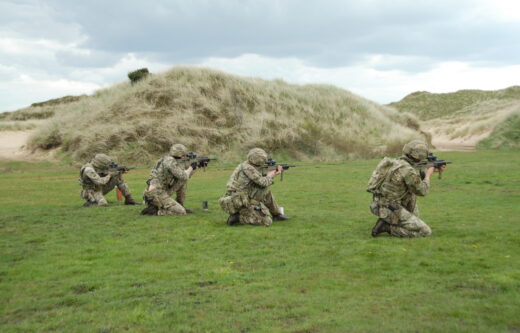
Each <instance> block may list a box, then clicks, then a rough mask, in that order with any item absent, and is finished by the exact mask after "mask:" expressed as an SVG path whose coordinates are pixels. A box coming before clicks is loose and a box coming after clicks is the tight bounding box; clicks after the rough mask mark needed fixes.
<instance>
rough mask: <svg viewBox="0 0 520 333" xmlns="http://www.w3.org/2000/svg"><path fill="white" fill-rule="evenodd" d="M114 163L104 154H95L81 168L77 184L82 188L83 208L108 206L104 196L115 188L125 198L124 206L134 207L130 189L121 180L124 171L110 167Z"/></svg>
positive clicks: (134, 203)
mask: <svg viewBox="0 0 520 333" xmlns="http://www.w3.org/2000/svg"><path fill="white" fill-rule="evenodd" d="M113 165H115V163H114V162H113V161H112V159H111V158H110V157H109V156H107V155H105V154H96V156H94V158H93V159H92V160H91V161H90V162H89V163H87V164H85V165H83V166H82V167H81V171H80V177H79V183H80V185H81V186H82V187H83V190H82V191H81V197H82V198H83V199H85V201H86V202H85V204H84V206H85V207H90V206H106V205H108V203H107V200H106V199H105V197H104V195H105V194H107V193H108V192H110V191H112V190H113V189H114V187H116V186H117V188H118V189H119V190H120V191H121V192H122V193H123V195H124V196H125V205H136V204H137V203H136V202H135V201H134V199H132V196H131V194H130V189H129V188H128V185H126V183H125V180H124V179H123V173H124V171H118V170H117V169H115V168H113V167H112V166H113Z"/></svg>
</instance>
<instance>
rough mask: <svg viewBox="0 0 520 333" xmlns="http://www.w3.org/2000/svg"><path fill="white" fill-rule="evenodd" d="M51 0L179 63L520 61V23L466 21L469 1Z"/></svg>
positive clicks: (101, 39)
mask: <svg viewBox="0 0 520 333" xmlns="http://www.w3.org/2000/svg"><path fill="white" fill-rule="evenodd" d="M51 3H53V8H54V9H55V10H58V9H57V8H61V11H63V12H66V13H68V15H69V16H72V17H73V20H74V21H76V22H78V23H79V24H80V25H81V27H82V32H83V33H84V34H86V35H88V36H89V40H88V41H87V42H86V44H85V45H84V46H85V47H88V48H94V49H98V50H104V51H106V52H117V53H125V52H139V53H155V54H158V53H164V54H167V56H168V60H169V61H172V62H187V63H189V62H193V61H194V59H200V58H204V57H209V56H220V57H234V56H239V55H240V54H243V53H258V54H262V55H265V56H273V57H280V56H283V57H298V58H301V59H305V60H307V61H309V62H311V63H312V64H314V65H317V66H324V67H331V66H345V65H349V64H352V63H353V62H355V61H356V60H358V59H360V58H361V57H363V56H364V55H366V54H371V53H372V54H374V53H376V54H392V55H405V54H406V55H414V56H426V55H427V56H429V57H431V58H432V60H447V59H455V60H472V59H474V58H477V57H492V56H496V55H501V59H502V61H505V62H508V63H515V62H516V61H517V60H516V59H517V58H518V51H519V49H518V47H517V46H516V44H517V43H516V38H517V32H518V31H519V28H520V24H518V23H511V24H509V25H508V26H492V25H491V23H490V22H487V24H484V23H483V22H482V21H474V22H472V21H471V20H469V21H467V22H464V23H463V24H461V23H460V18H461V17H463V16H464V15H467V14H466V13H467V12H468V11H469V10H470V9H471V5H472V3H471V2H470V1H459V2H457V3H454V2H453V1H435V2H434V1H426V2H424V1H423V2H410V1H394V2H388V1H379V2H378V1H372V2H357V1H321V2H303V1H280V2H278V1H259V0H257V1H217V0H215V1H155V2H149V3H146V4H144V2H138V1H111V2H105V1H89V2H70V1H58V0H55V1H52V2H51ZM490 31H493V32H490ZM492 36H500V37H499V38H492ZM482 40H485V41H486V47H485V48H483V47H482V44H481V43H482ZM504 45H506V46H504ZM512 45H515V46H512Z"/></svg>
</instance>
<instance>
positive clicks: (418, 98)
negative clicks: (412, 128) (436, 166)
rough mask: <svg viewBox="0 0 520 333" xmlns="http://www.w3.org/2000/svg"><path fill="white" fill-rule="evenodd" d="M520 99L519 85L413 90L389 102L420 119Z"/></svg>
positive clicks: (439, 116) (440, 116) (438, 116)
mask: <svg viewBox="0 0 520 333" xmlns="http://www.w3.org/2000/svg"><path fill="white" fill-rule="evenodd" d="M511 100H515V101H520V86H513V87H509V88H507V89H502V90H496V91H484V90H460V91H457V92H454V93H446V94H432V93H429V92H427V91H418V92H414V93H412V94H410V95H408V96H406V97H405V98H403V99H402V100H400V101H399V102H394V103H390V104H389V106H392V107H395V108H396V109H398V110H399V111H404V112H410V113H413V114H415V115H417V117H419V119H421V120H428V119H434V118H442V117H445V116H451V115H453V114H454V113H458V112H461V111H463V112H468V111H470V110H474V109H479V107H481V106H482V104H488V103H489V102H490V101H493V102H494V103H496V104H502V103H503V102H510V101H511Z"/></svg>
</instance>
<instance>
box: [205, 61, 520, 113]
mask: <svg viewBox="0 0 520 333" xmlns="http://www.w3.org/2000/svg"><path fill="white" fill-rule="evenodd" d="M385 58H386V57H382V56H381V57H379V56H374V57H370V58H368V60H367V62H366V63H360V64H357V65H355V66H347V67H337V68H319V67H314V66H309V65H307V64H306V63H305V62H303V61H301V60H298V59H295V58H285V59H275V58H268V57H262V56H259V55H253V54H248V55H243V56H240V57H237V58H227V59H226V58H211V59H208V60H206V61H204V62H203V63H202V64H201V65H202V66H206V67H213V68H217V69H220V70H223V71H226V72H230V73H234V74H237V75H244V76H253V77H260V78H264V79H274V78H283V79H284V80H286V81H288V82H290V83H296V84H307V83H325V84H332V85H336V86H339V87H342V88H344V89H347V90H349V91H352V92H353V93H356V94H358V95H361V96H362V97H365V98H368V99H372V100H374V101H377V102H379V103H389V102H394V101H397V100H400V99H401V98H403V97H404V96H406V95H407V94H409V93H411V92H414V91H419V90H426V91H429V92H434V93H443V92H453V91H456V90H461V89H483V90H495V89H502V88H506V87H509V86H512V85H517V84H518V78H519V77H520V65H516V66H504V67H498V68H497V67H479V66H477V65H472V64H471V63H463V62H443V63H439V64H437V65H436V66H434V67H433V68H432V69H431V70H428V71H425V72H421V73H410V72H405V71H399V70H377V69H374V68H373V63H374V61H375V62H379V63H380V64H381V63H382V62H384V60H383V59H385ZM387 59H388V60H389V61H390V62H393V61H396V60H395V59H394V58H387ZM413 60H414V59H413V57H412V58H411V59H410V61H413ZM399 61H406V59H405V58H400V59H399ZM383 65H384V63H383Z"/></svg>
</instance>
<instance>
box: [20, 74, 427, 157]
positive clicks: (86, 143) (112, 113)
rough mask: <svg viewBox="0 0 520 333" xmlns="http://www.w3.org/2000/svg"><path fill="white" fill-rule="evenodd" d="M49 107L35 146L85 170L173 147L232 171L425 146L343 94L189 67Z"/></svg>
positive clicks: (408, 125)
mask: <svg viewBox="0 0 520 333" xmlns="http://www.w3.org/2000/svg"><path fill="white" fill-rule="evenodd" d="M50 107H52V110H53V113H54V116H53V117H52V118H50V119H49V122H48V123H47V124H46V125H45V126H43V127H41V128H40V129H39V130H38V131H37V132H36V133H35V135H34V136H33V137H32V138H31V139H30V142H29V146H30V147H31V148H32V149H38V148H41V149H51V148H57V147H59V149H61V150H62V151H64V152H66V153H68V154H70V155H72V157H73V158H74V159H78V160H85V159H88V158H90V157H91V156H92V155H93V154H95V153H98V152H106V153H110V154H112V155H114V156H116V157H119V158H120V159H124V160H125V161H134V162H141V163H146V162H149V161H150V160H153V159H155V158H156V157H157V156H159V155H160V154H163V153H164V152H166V151H167V150H168V149H169V147H170V145H171V144H172V143H174V142H181V143H184V144H185V145H187V146H188V147H189V148H190V149H193V150H195V151H198V152H201V153H206V154H211V155H218V156H219V157H220V158H221V159H223V160H228V161H235V160H238V159H241V158H243V155H244V152H245V151H247V150H248V149H249V148H251V147H263V148H265V149H266V150H268V151H270V152H271V153H275V154H277V155H279V156H283V157H287V158H292V159H297V160H309V159H312V160H344V159H352V158H359V157H370V156H374V155H377V154H384V153H395V152H396V151H397V150H400V148H401V147H402V144H403V143H404V142H405V141H407V140H410V139H412V138H421V137H423V136H424V135H423V134H421V132H420V129H419V124H418V122H417V120H416V118H415V116H413V115H411V114H408V113H400V112H397V111H396V110H394V109H393V108H389V107H385V106H381V105H379V104H376V103H374V102H371V101H368V100H366V99H363V98H361V97H359V96H356V95H354V94H352V93H350V92H348V91H345V90H342V89H339V88H336V87H332V86H325V85H305V86H298V85H291V84H287V83H285V82H283V81H281V80H274V81H265V80H260V79H252V78H243V77H238V76H233V75H228V74H225V73H222V72H219V71H214V70H210V69H202V68H191V67H176V68H173V69H171V70H169V71H167V72H165V73H161V74H157V75H151V76H149V77H148V78H146V79H144V80H143V81H141V82H138V83H136V84H133V85H132V84H130V83H129V82H128V83H120V84H117V85H115V86H112V87H111V88H108V89H104V90H100V91H98V92H96V93H95V94H94V95H93V96H89V97H85V98H82V99H80V100H78V101H75V102H72V103H67V104H62V105H53V106H50ZM42 108H43V110H45V108H46V107H42Z"/></svg>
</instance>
